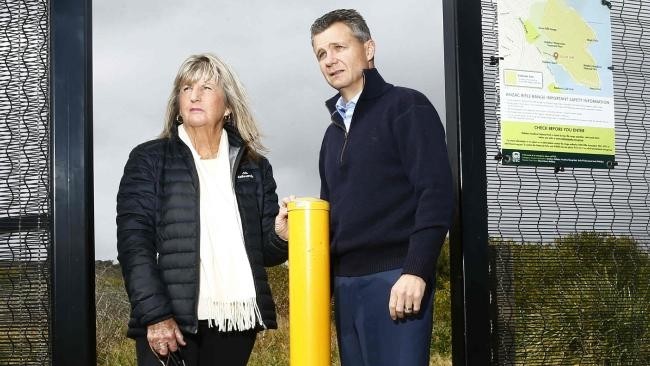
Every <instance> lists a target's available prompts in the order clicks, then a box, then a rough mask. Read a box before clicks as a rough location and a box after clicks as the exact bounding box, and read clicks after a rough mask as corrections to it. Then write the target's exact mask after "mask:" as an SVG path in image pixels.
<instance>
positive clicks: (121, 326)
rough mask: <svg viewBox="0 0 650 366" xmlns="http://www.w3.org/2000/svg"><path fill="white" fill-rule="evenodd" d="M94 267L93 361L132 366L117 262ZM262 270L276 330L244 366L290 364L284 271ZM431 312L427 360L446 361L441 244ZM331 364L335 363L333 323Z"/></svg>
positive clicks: (262, 338)
mask: <svg viewBox="0 0 650 366" xmlns="http://www.w3.org/2000/svg"><path fill="white" fill-rule="evenodd" d="M95 267H96V279H95V285H96V293H95V301H96V303H97V305H96V307H97V364H98V365H106V366H109V365H110V366H135V365H136V362H135V349H134V345H135V342H133V341H132V340H130V339H128V338H126V337H125V334H126V324H127V322H128V317H129V302H128V298H127V296H126V292H125V291H124V284H123V281H122V274H121V272H120V267H119V265H118V264H113V263H112V262H111V261H97V262H95ZM267 271H268V275H269V283H270V284H271V290H272V291H273V296H274V298H275V302H276V304H277V313H278V329H277V330H271V331H266V332H262V333H260V334H259V336H258V338H257V342H256V343H255V348H254V349H253V354H252V355H251V359H250V361H249V365H251V366H284V365H288V364H289V321H288V319H289V273H288V269H287V267H285V266H278V267H273V268H268V269H267ZM434 317H435V324H434V333H433V337H432V341H431V362H430V365H432V366H443V365H444V366H447V365H451V358H450V353H451V314H450V291H449V246H448V245H446V244H445V246H444V247H443V252H442V253H441V255H440V260H439V262H438V278H437V290H436V297H435V314H434ZM332 365H340V363H339V361H338V349H337V346H336V333H335V329H334V325H333V322H332Z"/></svg>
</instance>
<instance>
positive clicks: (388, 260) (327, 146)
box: [319, 69, 453, 280]
mask: <svg viewBox="0 0 650 366" xmlns="http://www.w3.org/2000/svg"><path fill="white" fill-rule="evenodd" d="M364 75H365V83H364V88H363V91H362V93H361V96H360V98H359V100H358V102H357V104H356V107H355V110H354V115H353V117H352V122H351V125H350V130H349V131H348V132H346V130H345V127H344V124H343V120H342V118H341V116H340V115H339V113H338V112H337V111H336V109H335V104H336V101H337V99H338V98H339V95H336V96H334V97H333V98H331V99H329V100H328V101H327V102H326V105H327V108H328V109H329V111H330V113H331V118H332V124H331V125H330V126H329V127H328V128H327V131H326V132H325V136H324V138H323V143H322V146H321V151H320V161H319V169H320V178H321V197H322V198H323V199H325V200H327V201H329V202H330V205H331V211H330V230H331V238H330V239H331V253H332V264H333V271H334V274H335V275H338V276H360V275H365V274H371V273H377V272H381V271H387V270H391V269H396V268H402V269H403V273H408V274H414V275H417V276H420V277H421V278H423V279H425V280H427V279H431V277H432V276H433V275H434V273H435V267H436V262H437V259H438V255H439V253H440V247H441V246H442V243H443V242H444V238H445V236H446V234H447V231H448V229H449V225H450V222H451V218H452V210H453V207H452V200H453V195H452V183H451V172H450V168H449V160H448V157H447V148H446V143H445V132H444V129H443V127H442V123H441V122H440V118H439V117H438V113H437V112H436V110H435V108H434V107H433V105H431V103H430V102H429V100H428V99H427V98H426V97H425V96H424V95H423V94H422V93H420V92H418V91H415V90H412V89H407V88H402V87H396V86H393V85H391V84H388V83H386V82H385V81H384V80H383V78H382V77H381V75H379V73H378V72H377V70H376V69H369V70H364Z"/></svg>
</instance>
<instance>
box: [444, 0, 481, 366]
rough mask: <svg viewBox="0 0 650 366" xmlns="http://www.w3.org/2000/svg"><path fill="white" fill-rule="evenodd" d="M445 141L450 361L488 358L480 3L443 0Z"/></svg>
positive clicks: (478, 361) (471, 362)
mask: <svg viewBox="0 0 650 366" xmlns="http://www.w3.org/2000/svg"><path fill="white" fill-rule="evenodd" d="M443 23H444V33H445V35H444V42H445V84H446V85H445V94H446V106H447V108H446V113H447V144H448V148H449V156H450V160H451V166H452V173H453V176H454V180H455V181H454V184H455V188H456V219H455V222H454V225H453V226H452V229H451V231H450V262H451V286H452V287H451V297H452V299H451V301H452V306H451V308H452V360H453V364H454V365H488V364H489V363H490V357H491V356H490V347H489V344H490V338H489V337H490V328H489V312H488V310H489V292H488V291H489V287H488V286H489V282H488V265H489V264H488V234H487V232H488V230H487V198H486V197H487V196H486V194H487V192H486V175H485V174H486V172H485V161H486V160H485V159H486V153H485V125H484V123H485V122H484V121H485V118H484V112H483V108H484V107H483V106H484V104H483V52H482V38H481V33H482V32H481V25H482V21H481V3H480V2H479V1H472V0H443Z"/></svg>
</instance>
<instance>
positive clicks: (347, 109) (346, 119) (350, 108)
mask: <svg viewBox="0 0 650 366" xmlns="http://www.w3.org/2000/svg"><path fill="white" fill-rule="evenodd" d="M359 96H361V92H359V94H357V95H355V96H354V98H352V99H350V101H348V102H347V103H345V101H344V100H343V97H342V96H341V97H339V100H338V101H336V110H337V111H338V112H339V114H340V115H341V118H343V123H345V129H346V130H347V131H350V122H352V115H353V114H354V108H355V107H356V106H357V101H358V100H359Z"/></svg>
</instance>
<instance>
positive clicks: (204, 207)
mask: <svg viewBox="0 0 650 366" xmlns="http://www.w3.org/2000/svg"><path fill="white" fill-rule="evenodd" d="M178 136H179V137H180V138H181V140H182V141H183V142H184V143H185V144H186V145H187V146H188V147H189V148H190V150H191V151H192V156H193V157H194V164H195V165H196V171H197V173H198V176H199V184H200V199H201V201H200V211H201V212H200V219H201V223H200V230H201V233H200V246H201V248H200V260H201V268H200V282H199V304H198V318H199V319H201V320H204V319H207V320H209V324H210V326H216V327H217V329H218V330H219V331H232V330H246V329H251V328H253V327H255V324H256V322H259V323H260V324H261V325H262V326H263V324H262V320H261V319H262V317H261V315H260V313H259V309H258V308H257V302H256V301H255V285H254V282H253V274H252V272H251V266H250V263H249V261H248V255H247V254H246V249H245V246H244V236H243V231H242V225H241V218H240V215H239V208H238V206H237V198H236V197H235V192H234V190H233V186H232V181H231V174H230V173H231V169H230V160H229V158H228V150H229V146H230V144H229V142H228V134H227V133H226V131H223V132H222V133H221V140H220V142H219V151H218V152H217V157H216V158H215V159H201V156H200V155H199V154H198V152H197V151H196V150H195V149H194V146H192V142H191V140H190V137H189V135H188V134H187V131H185V128H184V127H183V125H180V126H179V127H178Z"/></svg>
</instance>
